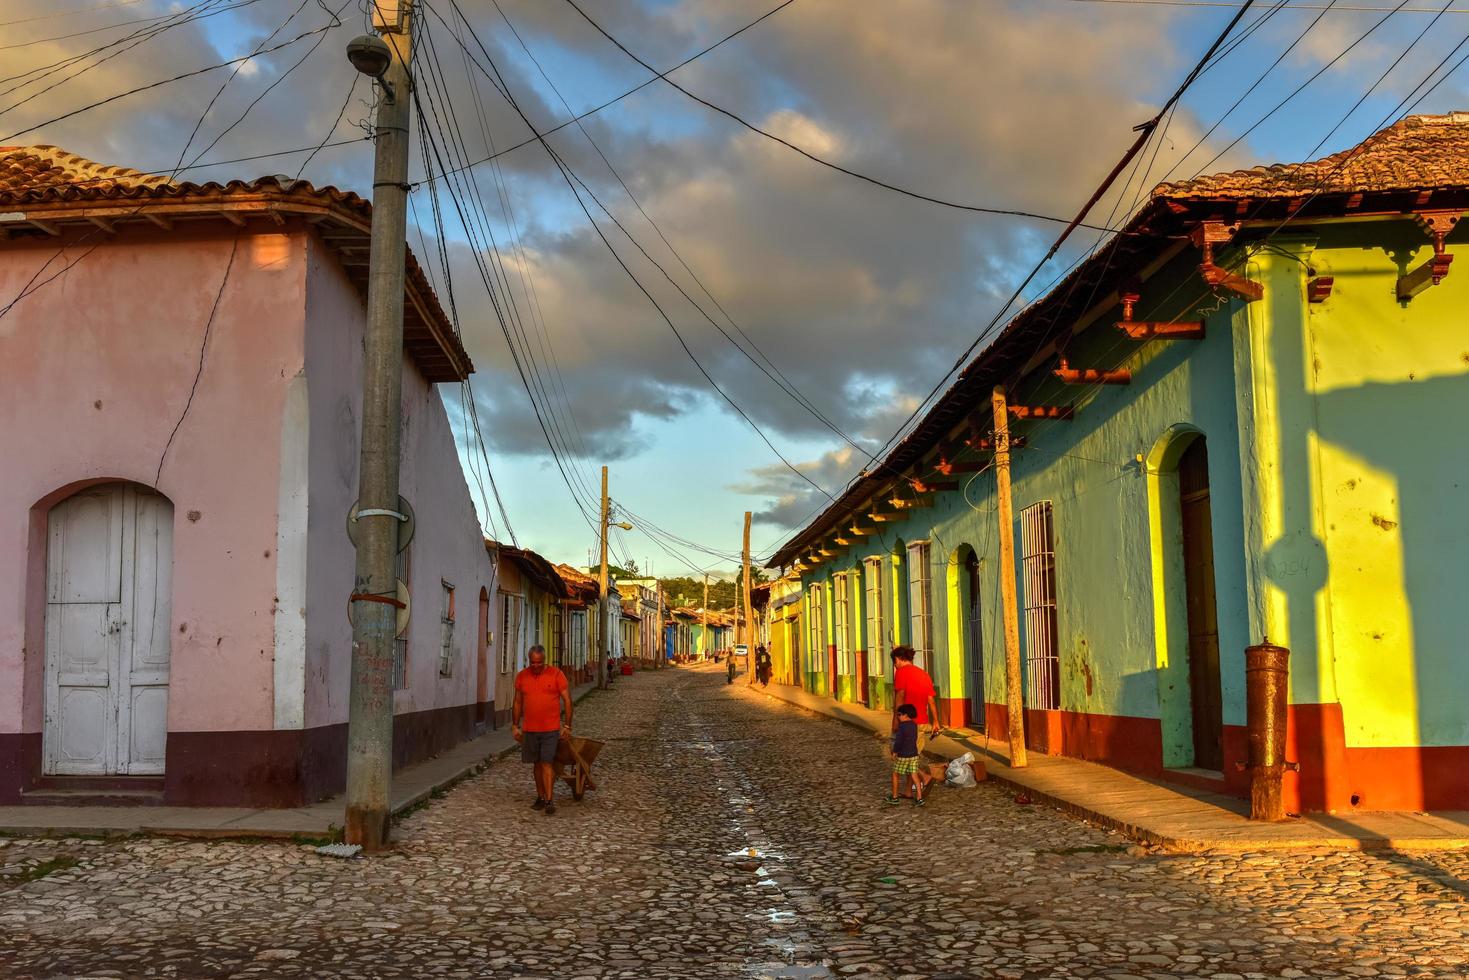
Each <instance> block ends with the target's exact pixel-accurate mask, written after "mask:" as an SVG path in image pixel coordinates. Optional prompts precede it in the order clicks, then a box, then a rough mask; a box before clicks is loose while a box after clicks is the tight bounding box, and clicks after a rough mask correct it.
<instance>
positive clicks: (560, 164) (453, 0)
mask: <svg viewBox="0 0 1469 980" xmlns="http://www.w3.org/2000/svg"><path fill="white" fill-rule="evenodd" d="M450 4H451V5H452V7H453V8H454V11H455V13H456V15H457V16H458V17H459V19H460V20H461V21H463V23H464V24H465V27H466V28H467V30H468V31H469V33H470V36H471V37H473V38H474V39H475V43H476V44H477V45H478V47H479V49H480V52H481V53H482V54H483V56H484V57H485V60H486V61H487V62H488V64H489V69H486V68H485V67H484V66H483V65H480V64H479V62H478V61H477V60H476V59H474V57H473V55H471V61H472V62H473V63H474V64H475V66H476V67H478V68H479V69H480V71H481V72H484V73H485V75H486V77H487V78H490V79H491V80H492V82H496V81H497V82H498V84H496V88H498V89H499V90H500V92H501V94H502V95H504V96H506V98H507V101H508V103H509V105H510V107H511V108H512V109H514V110H515V112H516V114H517V115H519V116H520V118H521V121H522V122H524V123H525V125H526V127H527V128H528V129H530V131H531V132H532V133H535V134H536V136H537V139H538V140H539V141H540V143H541V146H542V147H543V148H544V149H545V151H546V153H547V155H549V156H550V157H551V160H552V162H553V163H555V165H556V167H557V170H558V172H559V173H560V174H561V177H562V179H563V180H564V181H565V183H566V185H567V187H568V188H570V189H571V192H572V195H573V196H574V197H575V198H576V201H577V204H578V206H579V207H580V208H581V210H582V212H583V213H584V214H585V215H586V217H587V221H588V222H589V223H590V224H591V226H592V229H593V230H594V231H595V232H596V233H597V237H598V238H600V239H601V240H602V243H603V244H604V245H605V246H606V248H607V250H608V251H609V252H610V253H611V255H612V257H613V259H614V260H615V261H616V262H617V264H618V266H619V267H620V268H621V269H622V270H623V272H624V273H625V274H626V275H627V276H628V278H629V279H631V280H632V282H633V284H634V285H635V286H636V287H637V289H638V291H639V292H641V293H642V294H643V295H644V296H645V297H646V298H647V300H648V301H649V303H650V304H651V305H652V306H653V308H654V309H655V310H657V311H658V314H659V316H660V317H661V318H662V319H663V322H664V323H665V324H666V325H667V326H668V327H669V329H670V330H671V331H672V333H673V335H674V337H675V339H676V340H677V341H678V343H679V346H680V347H682V348H683V350H684V353H685V354H687V355H688V357H689V359H690V360H691V361H692V362H693V363H694V366H695V367H696V368H697V369H698V371H699V373H700V374H701V375H702V376H703V377H704V379H705V380H706V381H707V382H708V383H709V385H710V387H712V388H713V389H714V390H715V392H717V393H718V394H719V396H720V397H721V398H722V399H723V400H724V401H725V402H726V403H728V404H729V406H730V407H731V408H733V409H734V410H735V413H736V414H738V415H739V416H740V417H741V418H743V419H744V420H745V421H746V422H747V423H748V424H749V426H750V427H751V428H752V429H754V430H755V432H756V434H757V435H759V436H760V438H761V440H762V441H763V442H764V443H765V444H766V446H767V447H769V448H770V450H771V452H772V453H774V454H775V455H776V457H777V458H779V459H780V460H781V462H782V463H783V464H784V465H785V466H786V468H787V469H789V470H790V471H791V472H793V473H795V474H796V475H797V476H798V477H800V478H801V479H802V480H804V481H805V482H806V483H809V484H810V485H811V486H812V487H815V488H816V489H817V490H819V491H820V492H821V493H823V494H826V495H827V496H828V497H831V494H830V493H829V492H828V491H827V490H826V489H825V488H824V487H822V486H820V485H819V484H817V483H816V482H815V481H814V480H812V479H811V478H810V477H809V476H807V475H806V474H805V473H804V472H802V471H801V470H799V469H797V468H796V467H795V466H794V465H793V464H792V463H791V462H790V461H789V460H788V459H786V458H785V456H784V455H783V454H782V453H781V452H780V450H778V449H777V448H776V447H775V444H774V443H772V442H771V441H770V438H769V437H768V436H767V435H766V434H765V431H764V430H763V429H762V428H760V426H759V424H758V423H756V422H755V421H754V420H753V419H752V418H750V416H749V414H748V413H746V412H745V410H744V409H743V408H741V407H740V405H739V403H738V402H736V401H735V400H734V399H733V398H731V397H730V396H729V394H728V393H726V392H725V391H724V389H723V388H721V387H720V386H719V384H718V383H717V382H716V381H715V380H714V378H713V376H712V375H710V374H709V372H708V370H707V369H706V368H705V367H704V365H703V363H702V362H701V361H700V360H699V359H698V357H697V355H695V354H694V352H693V350H692V348H690V347H689V345H688V342H687V341H686V340H685V338H684V336H683V334H682V333H681V332H680V331H679V329H678V326H677V325H676V324H675V323H674V322H673V320H672V318H671V317H669V315H668V313H667V312H666V311H665V310H664V309H663V306H662V305H661V304H660V303H659V302H658V300H657V299H656V298H655V297H654V296H653V294H652V293H651V292H650V291H649V290H648V288H647V287H646V286H644V285H643V283H642V281H641V280H640V279H638V277H637V275H636V274H635V273H634V272H633V271H632V269H631V268H630V267H629V266H628V264H627V262H626V261H625V260H624V259H623V258H622V256H621V254H619V253H618V251H617V249H616V248H614V247H613V245H612V243H611V242H610V241H609V240H608V239H607V236H606V233H605V232H603V231H602V228H601V226H600V225H599V224H598V223H597V221H596V219H595V218H594V217H593V216H592V213H591V211H590V210H589V209H588V208H587V206H586V202H585V201H583V200H582V196H581V192H580V191H578V190H577V183H576V182H575V181H573V179H572V177H571V176H570V173H571V171H570V167H569V166H568V165H567V164H566V162H565V161H564V160H563V159H562V158H561V156H560V154H558V153H557V152H556V150H555V149H554V148H553V147H552V146H551V145H550V143H549V142H548V141H547V140H546V139H545V137H544V135H542V134H541V133H540V131H539V130H538V129H537V128H536V127H535V125H534V124H533V123H532V122H531V121H530V119H529V117H527V116H526V114H525V112H524V111H523V110H522V109H521V108H520V105H519V103H518V102H516V101H515V99H514V97H513V95H511V94H510V92H509V89H508V86H507V85H506V83H505V81H504V79H503V77H502V76H501V75H500V72H499V69H498V67H496V65H495V62H494V59H493V57H492V56H491V55H490V53H489V51H488V49H487V48H486V47H485V45H484V42H483V41H482V40H481V39H480V38H479V35H478V34H477V33H476V32H475V31H474V27H473V25H472V24H470V23H469V20H468V18H466V17H465V16H464V13H463V11H462V10H460V9H459V4H458V2H457V0H450ZM428 9H429V11H430V12H431V13H433V14H434V15H435V16H436V17H439V19H440V20H441V21H443V16H442V15H441V14H439V12H438V11H437V10H436V9H435V8H434V7H433V6H432V5H429V7H428ZM443 22H444V23H445V26H446V27H447V26H448V24H447V21H443ZM456 40H459V41H460V44H461V45H463V41H462V39H459V38H457V37H456ZM466 50H467V48H466ZM491 71H493V75H492V74H491ZM599 206H600V205H599ZM612 221H613V223H614V224H617V225H618V226H619V227H620V223H619V222H618V221H617V219H616V217H615V216H614V217H612ZM623 233H624V234H626V230H625V229H623ZM628 237H631V236H628ZM831 499H833V500H835V498H831Z"/></svg>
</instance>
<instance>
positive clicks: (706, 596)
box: [700, 572, 709, 656]
mask: <svg viewBox="0 0 1469 980" xmlns="http://www.w3.org/2000/svg"><path fill="white" fill-rule="evenodd" d="M700 612H701V613H702V614H703V617H704V625H703V626H702V627H701V629H702V630H703V631H704V654H705V655H706V656H707V655H708V653H709V573H708V572H705V573H704V608H703V609H702V610H700Z"/></svg>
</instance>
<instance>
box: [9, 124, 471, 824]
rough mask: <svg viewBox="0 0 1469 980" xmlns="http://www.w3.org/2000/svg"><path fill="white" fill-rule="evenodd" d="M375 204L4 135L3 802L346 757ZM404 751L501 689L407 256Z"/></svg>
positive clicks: (455, 348)
mask: <svg viewBox="0 0 1469 980" xmlns="http://www.w3.org/2000/svg"><path fill="white" fill-rule="evenodd" d="M369 216H370V206H369V205H368V204H367V203H366V202H365V201H363V200H362V199H360V198H359V197H357V196H356V195H353V194H346V193H342V192H339V191H336V190H334V189H330V188H328V189H317V188H313V187H311V186H310V185H308V184H305V183H300V182H291V181H287V180H281V179H276V178H267V179H264V180H259V181H255V182H253V183H242V182H231V183H230V184H228V185H224V186H221V185H218V184H206V185H195V184H178V183H172V182H169V181H167V180H166V179H164V178H161V177H154V176H148V175H144V174H139V173H137V172H134V171H129V170H125V169H122V168H116V167H104V166H99V165H97V164H94V163H91V162H89V161H86V160H83V159H81V158H78V157H76V156H73V155H71V154H67V153H65V152H64V151H61V150H58V149H55V148H53V147H0V311H3V312H0V420H3V422H4V424H3V425H0V460H3V463H0V467H3V472H4V478H3V479H0V802H7V803H14V802H17V801H20V802H26V801H31V800H50V799H54V798H55V797H56V796H57V794H59V793H62V794H72V795H77V794H85V793H89V792H90V793H100V792H103V791H105V792H107V793H112V794H114V795H116V794H119V793H129V794H136V795H137V796H138V797H140V798H143V799H152V800H160V801H162V802H165V803H173V804H250V805H281V806H288V805H297V804H300V803H303V802H306V801H311V800H316V799H320V798H323V797H325V796H328V795H330V794H332V793H333V792H335V791H338V790H339V789H340V788H341V787H342V785H343V783H344V772H345V744H346V727H347V726H346V723H347V697H348V687H349V674H350V662H349V660H350V646H351V643H350V637H351V627H350V625H349V623H348V620H347V605H348V602H347V597H348V595H349V594H350V593H351V591H352V583H353V549H352V546H351V543H350V541H349V540H348V537H347V529H346V527H347V514H348V511H349V509H350V507H351V504H352V502H353V498H354V497H355V495H356V487H357V465H358V427H359V418H360V403H361V398H360V385H361V380H360V379H361V361H362V337H363V327H364V320H365V310H364V301H363V285H364V282H365V276H366V264H367V256H368V244H369V227H370V223H369ZM408 273H409V274H408V286H407V295H406V304H405V308H406V313H405V341H404V358H403V418H404V421H403V426H404V437H403V476H402V492H403V495H404V496H405V497H406V498H407V499H408V501H409V502H410V503H411V504H412V506H413V509H414V510H415V511H416V514H417V531H416V535H415V537H414V539H413V542H412V544H411V545H410V546H409V547H408V549H407V550H406V551H405V552H404V554H403V556H402V571H401V574H400V577H401V578H402V579H404V580H405V581H406V582H407V583H408V585H409V588H410V591H411V595H412V616H411V619H410V622H409V625H408V627H407V630H406V632H405V634H404V638H403V639H402V640H401V641H400V660H401V672H400V676H399V677H397V678H396V679H395V686H396V687H397V690H396V691H395V695H394V700H395V712H396V717H397V724H396V730H395V747H394V756H395V762H396V763H398V764H403V763H406V762H409V761H412V760H416V759H420V758H425V757H427V756H429V755H433V754H435V753H437V752H439V751H442V750H443V749H444V748H447V747H448V746H450V745H452V744H454V743H456V742H458V741H460V740H462V739H464V738H466V737H469V736H470V735H472V734H473V733H474V731H475V730H476V727H477V726H482V725H483V724H485V723H486V719H487V718H488V719H493V717H494V714H493V709H491V710H490V711H489V712H488V713H487V712H486V711H485V710H484V709H483V708H482V707H480V705H482V704H484V703H485V702H489V703H490V704H493V701H494V693H495V690H496V688H497V686H498V685H499V683H500V680H499V677H498V676H497V675H498V673H499V672H498V671H496V670H495V669H494V667H493V665H495V664H497V663H498V661H499V659H500V658H498V657H497V656H496V654H495V652H494V651H492V650H491V649H490V648H489V647H490V642H491V630H490V628H489V624H490V622H491V615H490V612H491V611H490V605H489V601H490V597H493V596H495V594H496V567H495V560H494V553H493V552H492V551H487V550H486V548H485V546H484V543H483V539H482V537H481V533H480V529H479V524H478V521H477V519H476V515H475V511H474V506H473V504H472V502H471V499H470V496H469V491H468V488H467V487H466V485H465V482H464V478H463V475H462V472H461V470H460V467H459V462H458V456H457V453H456V450H455V443H454V437H453V433H452V432H451V428H450V422H449V418H448V416H447V414H446V412H445V409H444V404H443V402H442V400H441V399H440V396H439V392H438V389H437V387H436V386H437V385H438V384H442V383H452V382H459V381H463V380H464V379H465V378H466V377H467V376H468V374H469V372H470V370H471V365H470V362H469V358H468V356H467V355H466V354H465V351H464V348H463V346H462V345H461V344H460V342H459V339H458V338H457V336H456V335H455V332H454V330H453V328H452V326H451V325H450V323H449V322H448V320H447V318H446V317H445V315H444V313H443V311H442V310H441V309H440V307H439V304H438V301H437V300H436V298H435V297H434V295H433V291H432V289H431V288H430V286H429V283H428V281H427V280H426V279H425V277H424V275H423V273H422V272H421V271H420V270H419V268H418V266H417V264H416V262H414V260H413V259H412V258H411V257H410V258H409V269H408Z"/></svg>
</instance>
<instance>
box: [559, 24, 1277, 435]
mask: <svg viewBox="0 0 1469 980" xmlns="http://www.w3.org/2000/svg"><path fill="white" fill-rule="evenodd" d="M567 2H568V3H570V2H573V0H567ZM1253 2H1254V0H1246V2H1245V3H1244V5H1243V6H1241V7H1240V8H1239V10H1238V11H1237V12H1236V13H1235V15H1234V16H1233V17H1232V18H1231V19H1230V21H1229V23H1228V24H1226V25H1225V27H1224V30H1223V31H1221V32H1220V33H1219V36H1218V37H1216V38H1215V39H1214V43H1213V44H1211V45H1210V46H1209V49H1208V50H1207V51H1206V52H1204V56H1203V57H1202V58H1200V59H1199V61H1198V63H1197V64H1196V65H1195V66H1194V68H1193V70H1192V71H1190V72H1189V73H1188V75H1187V76H1186V77H1185V78H1184V80H1183V82H1182V83H1181V84H1180V85H1179V86H1178V88H1177V89H1175V90H1174V92H1173V94H1172V95H1171V96H1169V97H1168V100H1167V101H1166V102H1164V103H1163V106H1162V108H1160V109H1159V110H1158V112H1157V113H1156V114H1155V115H1154V116H1153V117H1152V118H1151V119H1150V120H1148V121H1147V122H1145V123H1143V124H1142V125H1140V126H1137V127H1135V128H1136V129H1137V130H1138V131H1139V134H1140V135H1139V136H1138V138H1137V139H1136V140H1134V141H1133V144H1132V146H1131V147H1129V148H1128V150H1127V152H1126V153H1124V154H1123V155H1122V159H1121V160H1119V161H1118V162H1117V164H1116V166H1114V167H1113V168H1112V171H1111V173H1109V174H1108V175H1107V176H1106V178H1104V179H1103V181H1102V183H1101V185H1100V186H1099V187H1098V188H1097V189H1096V191H1094V192H1093V193H1092V196H1091V198H1090V199H1089V200H1088V201H1087V202H1086V204H1084V205H1082V209H1081V211H1080V212H1078V214H1077V216H1076V218H1075V219H1073V220H1072V223H1071V224H1069V225H1067V227H1066V228H1065V230H1063V231H1062V232H1061V235H1060V236H1059V237H1058V238H1057V239H1056V240H1055V241H1054V242H1052V243H1051V247H1050V248H1049V249H1047V250H1046V253H1045V254H1044V255H1043V256H1041V259H1040V261H1039V262H1037V263H1036V264H1035V266H1034V267H1033V268H1032V269H1031V270H1030V272H1029V273H1027V274H1026V276H1025V278H1024V279H1023V280H1022V281H1021V283H1020V285H1019V286H1017V287H1016V288H1015V290H1014V292H1012V293H1011V294H1010V298H1009V299H1008V300H1007V301H1006V302H1005V304H1004V305H1003V306H1001V307H1000V308H999V309H998V310H997V311H996V312H995V314H994V316H992V317H991V318H990V320H989V323H987V324H986V325H985V328H984V329H983V330H982V331H981V332H980V334H979V336H977V337H976V338H975V339H974V341H973V343H971V344H970V345H969V346H968V347H967V348H965V350H964V352H963V353H962V354H960V355H959V357H958V358H957V359H956V360H955V362H954V364H953V366H951V367H950V368H949V370H948V371H947V372H945V374H944V376H943V377H942V378H940V379H939V381H938V384H936V385H934V386H933V388H932V390H930V391H929V393H928V394H927V395H925V396H924V398H923V400H922V401H920V402H919V403H918V405H917V406H915V407H914V409H913V411H912V413H910V414H909V416H908V418H907V419H906V420H905V421H904V422H903V424H902V425H900V426H899V427H898V428H897V430H896V431H895V432H894V433H893V435H892V436H891V437H890V438H889V439H888V441H887V442H886V443H884V444H883V446H882V447H881V448H880V449H879V450H878V453H879V455H882V454H885V453H886V451H887V449H888V447H889V446H891V445H893V444H894V443H895V442H896V441H897V440H898V439H899V438H900V437H901V436H902V435H903V434H904V433H905V431H906V430H907V428H908V426H909V425H911V424H912V423H913V420H914V419H916V418H918V415H919V413H920V412H921V411H922V410H923V408H924V406H926V405H927V404H928V402H929V401H930V400H931V399H932V398H933V396H934V395H936V394H937V393H938V392H939V390H940V389H942V388H943V386H944V384H945V383H947V382H948V380H949V378H950V377H952V376H953V374H954V372H955V371H957V370H959V369H960V368H961V367H962V366H963V365H964V363H965V362H966V361H967V360H968V359H969V356H970V354H972V353H973V352H974V350H975V348H977V347H978V346H979V345H980V344H981V343H983V342H984V341H985V340H986V339H987V338H988V337H989V336H990V334H991V333H992V332H993V331H994V329H995V327H996V326H997V325H998V324H999V323H1000V321H1001V319H1002V318H1003V317H1004V316H1005V314H1006V313H1007V312H1008V311H1009V309H1010V307H1011V306H1013V305H1014V303H1015V301H1016V300H1017V299H1019V298H1020V296H1021V294H1023V293H1024V292H1025V289H1026V287H1028V286H1029V285H1030V284H1031V282H1032V281H1033V280H1034V279H1035V277H1036V276H1037V275H1038V274H1039V273H1040V271H1041V269H1042V268H1044V267H1045V265H1046V263H1048V262H1049V261H1050V260H1051V258H1052V257H1054V256H1055V254H1056V253H1057V252H1058V251H1059V250H1060V248H1061V246H1062V245H1063V244H1064V243H1065V242H1066V239H1067V238H1069V237H1070V235H1071V233H1072V231H1074V230H1075V229H1076V228H1077V227H1079V226H1080V225H1081V222H1082V220H1083V219H1084V218H1085V217H1086V215H1087V214H1088V213H1089V212H1090V211H1091V209H1092V207H1093V206H1094V205H1095V204H1096V202H1097V201H1098V200H1100V199H1101V197H1102V195H1104V194H1105V193H1106V192H1107V189H1108V188H1109V187H1111V186H1112V183H1113V181H1115V180H1116V179H1117V177H1118V175H1119V174H1121V172H1122V171H1123V170H1124V169H1125V168H1126V166H1127V164H1128V163H1129V162H1131V161H1132V159H1133V157H1135V156H1136V155H1137V154H1138V153H1139V152H1140V151H1141V150H1142V148H1143V146H1144V145H1145V144H1146V143H1147V141H1148V139H1149V138H1150V137H1151V136H1152V134H1153V131H1154V130H1155V129H1156V128H1157V126H1158V123H1159V122H1160V121H1161V120H1162V119H1163V117H1164V115H1165V114H1167V113H1168V112H1169V111H1170V110H1171V109H1172V108H1173V107H1174V106H1175V105H1176V104H1177V103H1178V101H1179V99H1181V98H1182V97H1183V93H1184V92H1186V91H1187V90H1188V87H1189V86H1190V85H1192V84H1193V82H1194V80H1195V79H1197V78H1198V77H1199V75H1200V73H1202V72H1203V70H1204V68H1205V66H1207V65H1208V63H1209V61H1210V60H1211V59H1212V58H1213V57H1214V53H1215V52H1216V51H1218V50H1219V47H1220V45H1221V44H1223V43H1224V41H1225V40H1226V39H1227V38H1228V37H1229V35H1230V34H1231V33H1232V32H1233V31H1234V28H1235V26H1236V25H1237V24H1238V23H1239V22H1240V19H1241V18H1242V17H1244V15H1245V13H1246V12H1247V11H1248V10H1249V9H1250V7H1251V6H1252V5H1253Z"/></svg>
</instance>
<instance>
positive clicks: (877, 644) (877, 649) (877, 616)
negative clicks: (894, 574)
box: [863, 558, 888, 677]
mask: <svg viewBox="0 0 1469 980" xmlns="http://www.w3.org/2000/svg"><path fill="white" fill-rule="evenodd" d="M863 573H864V578H865V580H866V582H865V584H866V592H865V594H866V596H867V673H868V676H870V677H881V676H882V674H883V663H884V661H885V660H886V659H887V652H888V651H887V631H886V627H885V625H884V623H883V619H884V615H883V614H884V612H885V611H886V609H885V606H884V603H883V593H882V559H881V558H868V559H867V561H866V567H865V568H864V569H863Z"/></svg>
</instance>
